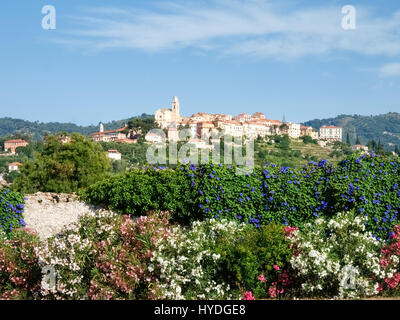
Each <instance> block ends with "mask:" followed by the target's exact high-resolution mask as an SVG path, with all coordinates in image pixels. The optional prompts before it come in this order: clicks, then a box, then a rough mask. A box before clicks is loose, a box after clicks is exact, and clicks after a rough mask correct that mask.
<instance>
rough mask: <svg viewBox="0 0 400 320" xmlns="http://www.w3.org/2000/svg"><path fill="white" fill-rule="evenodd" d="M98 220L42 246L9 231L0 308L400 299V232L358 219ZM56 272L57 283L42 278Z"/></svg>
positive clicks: (0, 270) (3, 247) (108, 216)
mask: <svg viewBox="0 0 400 320" xmlns="http://www.w3.org/2000/svg"><path fill="white" fill-rule="evenodd" d="M168 217H169V213H167V212H161V213H155V212H152V213H149V214H148V215H147V216H142V217H139V218H131V217H128V216H122V215H118V214H112V213H110V212H105V211H99V212H96V213H93V214H89V215H85V216H82V217H81V218H80V220H79V221H78V222H77V223H75V224H73V225H71V226H68V227H66V228H65V229H64V230H63V232H62V233H60V234H58V235H56V236H54V237H52V238H50V239H48V240H46V241H44V242H43V243H40V241H39V238H38V237H37V236H35V235H33V234H31V233H29V232H27V231H26V230H13V231H12V232H11V233H9V234H8V235H6V234H5V233H4V232H0V299H96V300H97V299H238V298H242V299H260V298H271V299H282V298H283V299H287V298H293V297H296V298H302V297H312V298H317V297H327V298H358V297H364V296H371V295H378V294H383V295H396V294H398V292H399V287H400V286H399V282H400V276H399V275H400V259H399V256H400V226H399V225H398V226H395V227H394V229H393V232H392V233H391V237H390V239H389V241H387V242H382V241H377V239H376V238H374V237H372V234H371V232H368V231H366V230H365V229H366V228H365V223H364V222H365V220H366V219H367V218H366V217H364V216H360V215H358V216H356V215H355V214H354V213H346V214H341V213H339V214H337V215H335V216H334V217H333V218H318V219H317V220H316V221H314V223H313V224H305V225H304V226H303V228H301V229H298V228H293V227H289V226H286V227H283V226H282V225H278V224H273V223H272V224H268V225H263V226H261V227H260V228H255V227H254V226H252V225H251V224H247V225H246V224H244V223H240V222H239V221H234V220H231V221H229V220H227V219H206V220H205V221H201V222H200V221H195V222H193V223H192V224H190V226H189V227H185V226H181V225H171V224H170V223H169V221H168ZM45 268H46V269H47V270H48V269H50V270H51V269H53V276H54V282H53V283H52V281H49V280H51V277H50V278H48V277H47V276H45V275H42V272H43V270H44V269H45Z"/></svg>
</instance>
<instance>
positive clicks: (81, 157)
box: [13, 133, 111, 193]
mask: <svg viewBox="0 0 400 320" xmlns="http://www.w3.org/2000/svg"><path fill="white" fill-rule="evenodd" d="M62 136H63V134H62V133H61V134H58V135H54V136H48V137H46V141H45V144H44V146H43V148H41V150H40V152H38V153H37V154H36V155H35V158H34V159H33V160H27V161H24V165H23V166H22V167H21V175H20V176H18V177H17V178H16V179H15V181H14V183H13V188H14V189H15V190H18V191H23V192H26V193H34V192H37V191H44V192H65V193H71V192H76V191H78V190H79V189H81V188H86V187H88V186H89V185H91V184H93V183H95V182H97V181H99V180H101V179H103V178H105V177H106V176H107V174H108V173H109V172H110V170H111V163H110V160H109V159H108V158H107V157H106V154H105V152H104V151H103V149H102V147H101V146H100V144H98V143H96V142H93V141H92V140H91V139H89V138H86V137H84V136H82V135H81V134H78V133H74V134H72V135H71V142H70V143H62V141H61V139H60V138H61V137H62Z"/></svg>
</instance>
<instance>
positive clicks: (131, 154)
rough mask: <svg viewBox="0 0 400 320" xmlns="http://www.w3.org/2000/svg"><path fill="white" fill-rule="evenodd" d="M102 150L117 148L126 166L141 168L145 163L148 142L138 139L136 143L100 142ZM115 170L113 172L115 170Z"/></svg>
mask: <svg viewBox="0 0 400 320" xmlns="http://www.w3.org/2000/svg"><path fill="white" fill-rule="evenodd" d="M100 145H101V146H102V147H103V150H104V151H107V150H118V151H119V152H121V157H122V160H123V161H125V162H126V165H127V167H133V168H141V167H143V166H144V165H145V164H146V163H147V160H146V151H147V148H148V147H149V146H148V144H146V143H144V142H143V141H141V140H139V141H138V142H137V143H132V144H131V143H121V142H100ZM117 171H118V170H115V171H114V172H117Z"/></svg>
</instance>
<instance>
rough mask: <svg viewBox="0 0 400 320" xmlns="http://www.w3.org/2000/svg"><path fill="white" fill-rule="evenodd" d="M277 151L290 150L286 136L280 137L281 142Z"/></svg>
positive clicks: (288, 139)
mask: <svg viewBox="0 0 400 320" xmlns="http://www.w3.org/2000/svg"><path fill="white" fill-rule="evenodd" d="M279 149H281V150H289V149H290V138H289V136H288V135H287V134H285V135H284V136H283V137H282V140H280V142H279Z"/></svg>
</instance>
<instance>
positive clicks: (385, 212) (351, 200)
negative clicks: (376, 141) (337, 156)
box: [326, 152, 400, 239]
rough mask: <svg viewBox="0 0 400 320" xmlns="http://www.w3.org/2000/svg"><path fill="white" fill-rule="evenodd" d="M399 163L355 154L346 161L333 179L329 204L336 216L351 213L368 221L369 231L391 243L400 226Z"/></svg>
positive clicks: (396, 160)
mask: <svg viewBox="0 0 400 320" xmlns="http://www.w3.org/2000/svg"><path fill="white" fill-rule="evenodd" d="M399 164H400V162H399V160H398V159H390V158H386V157H383V156H381V155H379V154H375V153H374V152H372V153H371V154H370V155H360V154H355V155H353V156H352V157H350V158H348V159H345V160H343V161H342V162H341V163H340V164H339V165H338V167H337V168H336V173H335V175H333V176H332V177H331V181H330V192H329V194H327V195H326V201H327V202H329V203H330V204H332V205H333V208H334V211H335V212H341V211H351V210H353V211H354V212H355V213H356V214H359V215H365V216H366V217H367V218H368V223H367V230H369V231H371V232H372V234H373V235H374V236H375V237H377V238H378V239H387V238H388V236H389V233H390V232H391V231H392V230H393V227H394V226H395V225H396V224H397V223H398V222H399V209H400V187H399V184H400V179H399V174H400V169H399Z"/></svg>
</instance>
